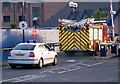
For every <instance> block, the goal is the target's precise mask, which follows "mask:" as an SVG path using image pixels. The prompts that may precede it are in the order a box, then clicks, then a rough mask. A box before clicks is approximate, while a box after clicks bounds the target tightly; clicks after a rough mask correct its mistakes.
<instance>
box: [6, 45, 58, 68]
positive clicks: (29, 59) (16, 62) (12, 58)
mask: <svg viewBox="0 0 120 84" xmlns="http://www.w3.org/2000/svg"><path fill="white" fill-rule="evenodd" d="M8 63H9V66H10V67H11V68H16V66H21V65H37V66H38V67H39V68H42V67H43V65H46V64H50V63H52V64H53V65H56V64H57V53H56V52H54V51H52V50H51V49H50V48H49V46H48V45H46V44H44V43H20V44H18V45H17V46H16V47H15V48H14V49H13V50H12V51H10V52H9V54H8Z"/></svg>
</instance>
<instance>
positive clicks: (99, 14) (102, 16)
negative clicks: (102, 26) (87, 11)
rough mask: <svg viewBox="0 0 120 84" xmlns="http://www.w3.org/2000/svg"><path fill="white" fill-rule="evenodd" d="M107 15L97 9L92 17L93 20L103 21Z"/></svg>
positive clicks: (105, 12)
mask: <svg viewBox="0 0 120 84" xmlns="http://www.w3.org/2000/svg"><path fill="white" fill-rule="evenodd" d="M108 15H109V13H108V12H107V11H100V10H99V9H98V10H97V11H95V13H94V17H95V20H98V21H99V20H101V19H102V20H103V19H106V18H107V17H108Z"/></svg>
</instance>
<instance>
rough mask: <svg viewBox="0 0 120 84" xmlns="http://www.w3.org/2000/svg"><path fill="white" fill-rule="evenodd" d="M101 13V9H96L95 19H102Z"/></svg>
mask: <svg viewBox="0 0 120 84" xmlns="http://www.w3.org/2000/svg"><path fill="white" fill-rule="evenodd" d="M101 13H102V12H101V11H100V10H99V9H98V10H97V11H95V14H94V17H95V20H100V18H101Z"/></svg>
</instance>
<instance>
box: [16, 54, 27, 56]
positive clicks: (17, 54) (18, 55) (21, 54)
mask: <svg viewBox="0 0 120 84" xmlns="http://www.w3.org/2000/svg"><path fill="white" fill-rule="evenodd" d="M15 56H25V54H15Z"/></svg>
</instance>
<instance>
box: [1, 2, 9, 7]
mask: <svg viewBox="0 0 120 84" xmlns="http://www.w3.org/2000/svg"><path fill="white" fill-rule="evenodd" d="M2 6H4V7H10V2H3V3H2Z"/></svg>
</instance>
